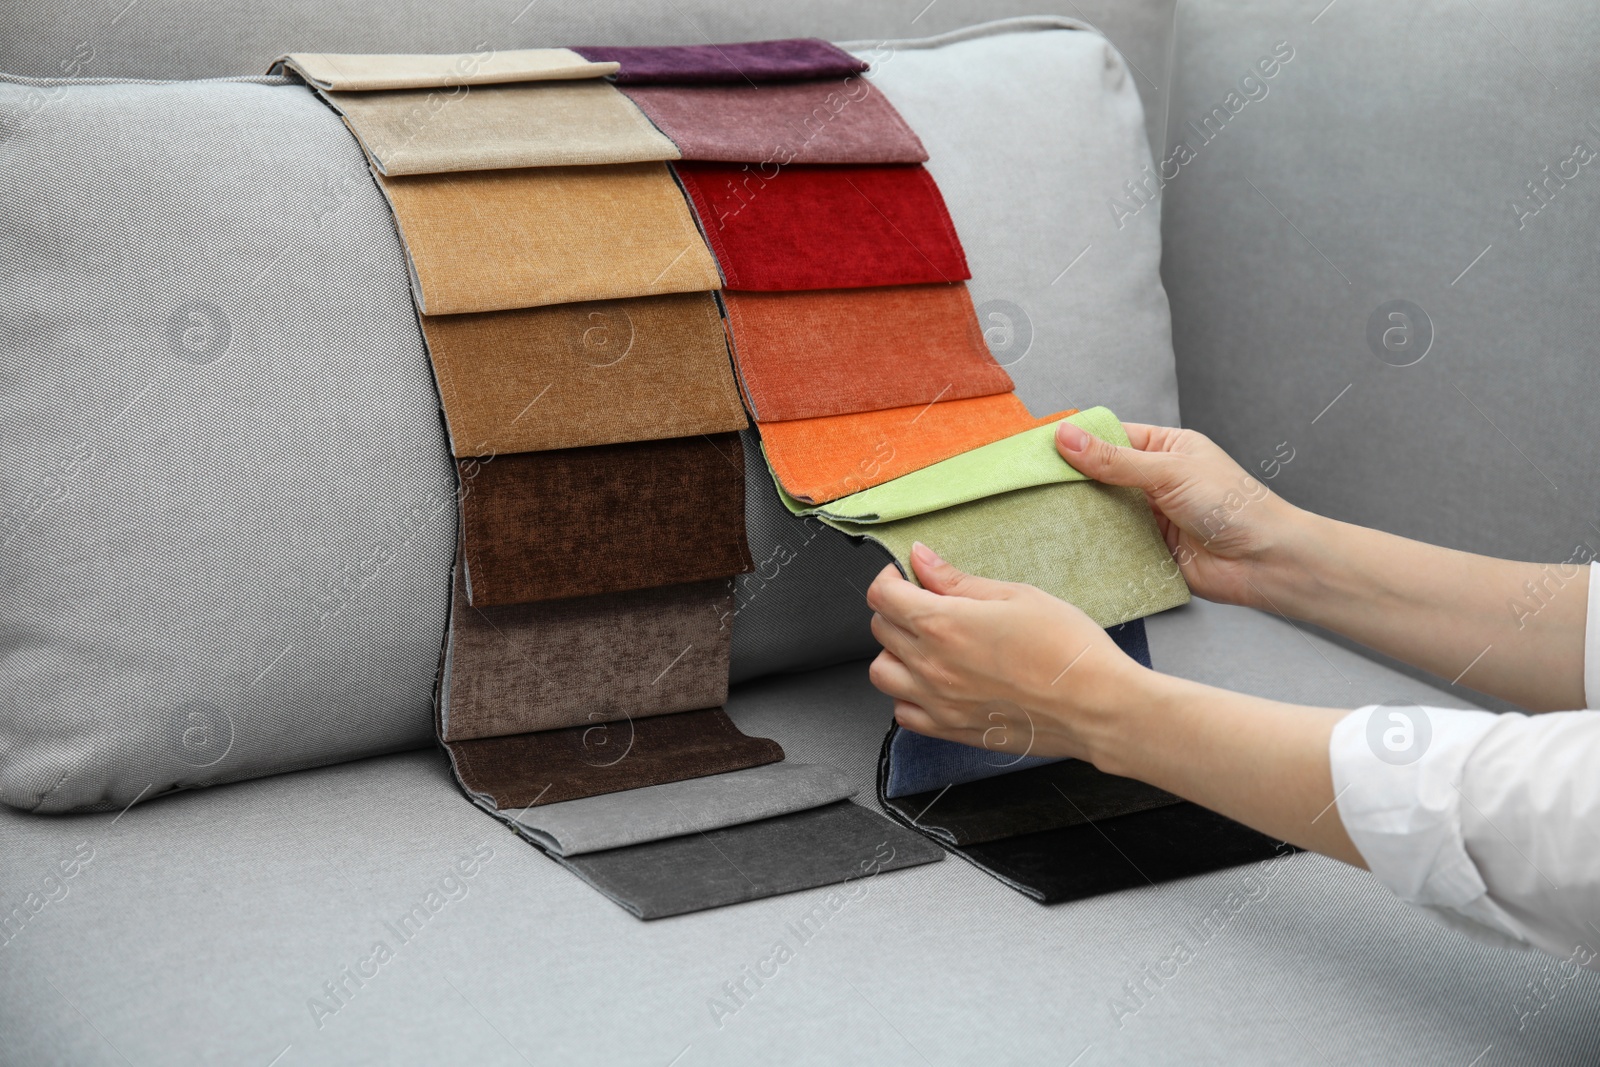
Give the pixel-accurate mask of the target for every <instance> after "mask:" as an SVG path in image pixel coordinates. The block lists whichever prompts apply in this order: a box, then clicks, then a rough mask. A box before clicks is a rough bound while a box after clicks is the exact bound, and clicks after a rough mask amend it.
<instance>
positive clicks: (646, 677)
mask: <svg viewBox="0 0 1600 1067" xmlns="http://www.w3.org/2000/svg"><path fill="white" fill-rule="evenodd" d="M732 613H733V593H732V589H731V587H730V583H729V582H728V581H727V580H726V579H717V580H713V581H709V582H696V583H694V584H692V585H668V586H661V587H659V588H655V589H641V590H637V591H634V592H627V593H607V594H603V595H601V596H593V597H573V598H570V599H567V600H551V601H544V602H541V603H538V604H515V605H510V606H506V607H496V608H480V607H473V606H472V605H471V604H469V603H468V602H467V589H466V582H465V581H464V579H463V577H462V568H461V567H460V565H459V564H458V565H457V567H456V576H455V595H454V600H453V603H452V605H451V609H450V638H449V646H448V648H447V650H446V653H445V664H444V676H443V678H442V679H441V681H440V695H439V737H440V739H441V740H444V741H465V740H471V739H472V738H477V737H498V736H501V735H504V734H523V733H533V732H535V731H538V730H557V729H562V728H564V727H568V726H582V725H592V724H594V723H601V722H613V721H616V720H618V719H625V718H629V717H630V716H631V717H634V718H645V717H648V716H651V715H666V714H670V713H672V712H679V711H693V710H696V709H698V708H709V707H714V706H717V705H720V704H722V703H723V702H724V701H726V700H727V699H728V652H729V647H730V642H731V638H732V628H731V627H730V626H729V625H728V623H729V620H730V619H731V617H732Z"/></svg>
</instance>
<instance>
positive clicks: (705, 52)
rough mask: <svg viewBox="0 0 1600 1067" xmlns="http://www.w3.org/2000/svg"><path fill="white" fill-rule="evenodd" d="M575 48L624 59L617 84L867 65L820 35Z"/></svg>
mask: <svg viewBox="0 0 1600 1067" xmlns="http://www.w3.org/2000/svg"><path fill="white" fill-rule="evenodd" d="M572 50H573V51H574V52H576V53H578V54H579V55H580V56H582V57H583V58H584V59H587V60H589V61H590V62H591V63H620V64H622V69H621V70H619V71H617V73H616V74H615V75H613V77H614V79H615V80H616V83H617V84H618V85H649V84H662V83H678V84H684V85H697V84H704V83H716V82H738V83H741V84H743V83H748V82H770V81H789V80H792V79H796V78H844V77H848V76H849V75H851V74H859V73H860V72H862V71H864V70H866V69H867V64H866V63H864V62H862V61H861V60H859V59H857V58H856V57H855V56H853V55H851V54H850V53H849V52H846V51H845V50H844V49H842V48H839V47H837V46H835V45H831V44H829V43H828V42H827V41H823V40H820V39H818V38H816V37H791V38H788V39H785V40H781V41H739V42H737V43H733V44H690V45H661V46H656V47H628V46H607V45H575V46H573V48H572Z"/></svg>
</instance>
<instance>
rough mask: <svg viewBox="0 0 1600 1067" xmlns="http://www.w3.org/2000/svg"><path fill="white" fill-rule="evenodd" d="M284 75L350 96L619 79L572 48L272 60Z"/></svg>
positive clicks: (299, 55)
mask: <svg viewBox="0 0 1600 1067" xmlns="http://www.w3.org/2000/svg"><path fill="white" fill-rule="evenodd" d="M285 71H293V72H294V73H296V74H298V75H300V77H301V78H303V79H305V80H306V81H307V82H310V83H311V84H312V85H314V86H315V87H317V88H318V89H335V90H339V91H350V90H373V89H428V88H434V87H440V86H452V85H490V84H494V83H496V82H529V81H550V80H557V79H566V78H604V77H606V76H607V75H610V74H615V73H617V64H616V63H612V62H607V61H605V60H600V61H594V60H589V59H586V58H584V57H583V56H581V55H579V54H578V53H577V52H575V51H573V50H572V49H570V48H517V49H512V50H510V51H505V52H496V51H485V52H460V53H452V54H442V55H405V54H387V55H386V54H360V53H341V52H292V53H290V54H289V55H286V56H279V57H278V58H277V59H275V60H273V61H272V66H271V67H269V68H268V71H267V72H268V73H269V74H282V73H284V72H285Z"/></svg>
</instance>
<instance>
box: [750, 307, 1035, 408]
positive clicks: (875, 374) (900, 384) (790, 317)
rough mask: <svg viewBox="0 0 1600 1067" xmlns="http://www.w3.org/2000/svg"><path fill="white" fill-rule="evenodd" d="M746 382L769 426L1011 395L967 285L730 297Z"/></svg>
mask: <svg viewBox="0 0 1600 1067" xmlns="http://www.w3.org/2000/svg"><path fill="white" fill-rule="evenodd" d="M722 302H723V305H724V306H725V307H726V308H727V314H728V335H729V337H730V339H731V341H732V346H733V351H734V356H735V358H736V360H737V363H738V370H739V382H740V385H741V386H742V387H743V390H744V395H745V399H746V400H747V401H748V402H749V404H750V410H751V411H752V412H753V413H754V414H755V417H756V418H757V419H759V420H761V421H763V422H783V421H789V420H793V419H815V418H822V417H825V416H828V415H849V414H854V413H857V412H862V411H882V410H884V409H886V408H898V407H917V408H921V407H923V406H925V405H927V404H931V403H933V402H934V401H935V400H940V401H944V400H965V399H967V398H969V397H975V396H991V395H993V394H995V393H1009V392H1011V389H1012V382H1011V375H1009V374H1007V373H1006V372H1005V370H1004V369H1003V368H1002V367H1001V366H1000V365H999V364H998V363H996V362H995V360H994V356H992V355H990V354H989V347H988V345H986V344H985V343H984V340H983V331H982V330H981V329H980V328H979V326H978V316H977V313H976V312H975V311H974V309H973V306H972V296H971V294H969V293H968V292H967V287H966V285H965V284H964V283H961V282H957V283H955V284H952V285H945V284H943V283H938V284H934V285H897V286H889V287H885V288H870V289H826V290H821V291H816V292H796V293H734V292H728V293H724V294H723V296H722Z"/></svg>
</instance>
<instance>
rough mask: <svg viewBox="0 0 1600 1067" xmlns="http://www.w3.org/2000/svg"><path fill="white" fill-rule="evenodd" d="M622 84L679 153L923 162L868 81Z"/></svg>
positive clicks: (766, 159)
mask: <svg viewBox="0 0 1600 1067" xmlns="http://www.w3.org/2000/svg"><path fill="white" fill-rule="evenodd" d="M625 92H626V93H627V95H628V97H629V99H631V100H632V101H633V102H634V103H635V104H637V105H639V109H640V110H641V111H643V112H644V113H645V114H646V115H648V116H650V121H651V122H653V123H655V124H656V126H657V127H658V128H660V130H661V132H662V133H664V134H666V135H667V136H668V137H670V138H672V143H673V144H675V145H677V146H678V150H679V152H681V153H682V154H683V158H684V159H699V160H715V161H724V162H730V163H759V164H763V167H762V173H767V168H768V167H770V168H772V170H771V173H773V174H775V173H776V172H777V168H778V167H786V166H789V165H790V164H792V163H921V162H924V161H925V160H926V159H927V158H928V150H927V149H926V148H923V147H922V142H921V141H920V140H918V139H917V135H916V134H915V133H913V132H911V127H909V126H907V125H906V123H905V120H904V119H902V118H901V117H900V113H899V112H898V111H896V110H895V109H894V106H893V105H892V104H890V103H889V101H888V99H887V98H886V97H885V96H884V95H883V92H882V90H880V89H878V88H877V87H876V86H875V85H873V84H872V82H870V81H868V80H867V79H866V78H862V77H851V78H846V79H844V80H843V81H834V80H829V81H803V82H772V83H768V84H764V85H759V86H758V85H751V84H748V83H744V82H740V83H738V84H735V85H638V86H630V87H628V88H627V89H626V90H625Z"/></svg>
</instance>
